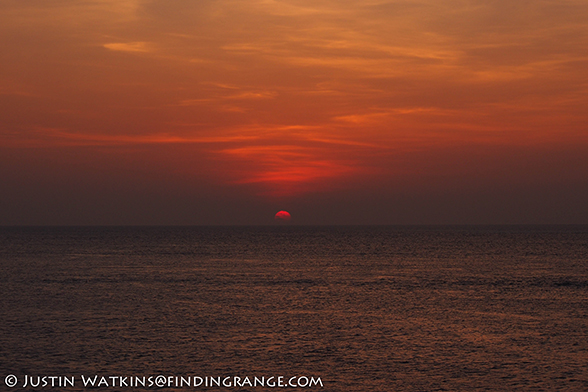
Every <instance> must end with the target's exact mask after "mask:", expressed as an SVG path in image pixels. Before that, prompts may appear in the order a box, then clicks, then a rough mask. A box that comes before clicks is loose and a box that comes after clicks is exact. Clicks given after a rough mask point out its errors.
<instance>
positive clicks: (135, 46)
mask: <svg viewBox="0 0 588 392" xmlns="http://www.w3.org/2000/svg"><path fill="white" fill-rule="evenodd" d="M103 46H104V47H105V48H106V49H110V50H114V51H116V52H141V53H147V52H152V51H153V47H152V46H151V44H150V43H148V42H113V43H109V44H104V45H103Z"/></svg>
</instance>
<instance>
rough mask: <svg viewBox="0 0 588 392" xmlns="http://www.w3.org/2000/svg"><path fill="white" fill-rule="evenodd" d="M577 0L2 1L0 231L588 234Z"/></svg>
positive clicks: (586, 104)
mask: <svg viewBox="0 0 588 392" xmlns="http://www.w3.org/2000/svg"><path fill="white" fill-rule="evenodd" d="M587 70H588V2H587V1H585V0H533V1H526V0H521V1H512V0H508V1H507V0H494V1H493V0H445V1H439V0H405V1H383V0H382V1H376V0H361V1H360V0H353V1H351V0H336V1H335V0H233V1H231V0H197V1H196V0H150V1H147V0H145V1H142V0H3V1H2V2H0V225H14V224H26V225H34V224H272V223H273V215H274V214H275V213H276V212H277V211H279V210H287V211H289V212H290V213H291V214H292V221H291V222H292V223H293V224H372V223H373V224H428V223H432V224H437V223H448V224H460V223H480V224H485V223H588V71H587Z"/></svg>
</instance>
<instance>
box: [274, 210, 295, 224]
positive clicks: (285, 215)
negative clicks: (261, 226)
mask: <svg viewBox="0 0 588 392" xmlns="http://www.w3.org/2000/svg"><path fill="white" fill-rule="evenodd" d="M291 218H292V216H291V215H290V213H289V212H288V211H278V212H277V213H276V215H274V220H275V221H277V222H288V221H290V219H291Z"/></svg>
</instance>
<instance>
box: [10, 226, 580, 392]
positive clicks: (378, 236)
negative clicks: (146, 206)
mask: <svg viewBox="0 0 588 392" xmlns="http://www.w3.org/2000/svg"><path fill="white" fill-rule="evenodd" d="M0 268H1V271H2V272H1V274H0V313H1V323H0V390H2V391H38V390H59V391H88V390H90V391H94V390H104V391H141V390H152V389H158V388H159V387H162V390H166V391H272V390H312V391H318V390H320V391H349V392H356V391H357V392H359V391H361V392H366V391H381V392H387V391H586V390H588V226H430V227H425V226H406V227H395V226H372V227H368V226H366V227H363V226H362V227H299V226H275V227H274V226H268V227H37V228H34V227H11V228H8V227H5V228H0ZM89 380H90V381H91V380H94V388H91V387H90V386H91V382H90V381H89ZM89 382H90V383H89ZM84 383H86V384H84ZM88 383H89V384H88ZM150 383H151V384H150ZM143 384H145V385H143ZM281 385H284V386H281Z"/></svg>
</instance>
